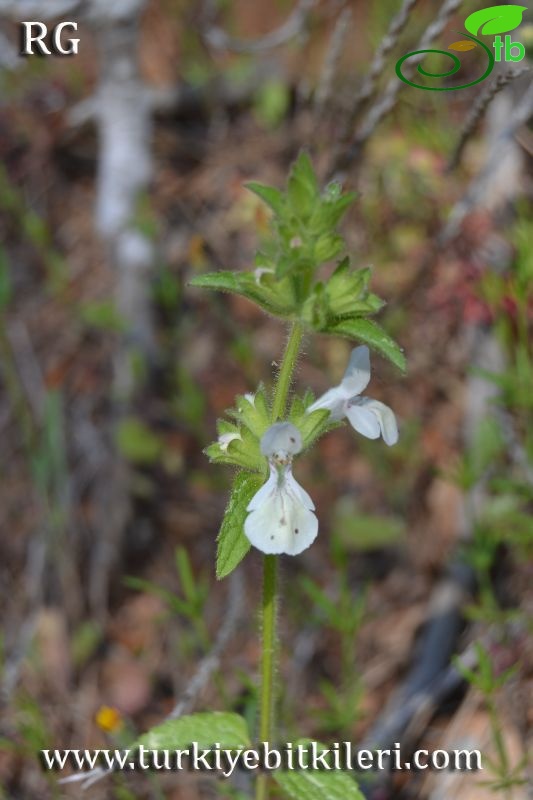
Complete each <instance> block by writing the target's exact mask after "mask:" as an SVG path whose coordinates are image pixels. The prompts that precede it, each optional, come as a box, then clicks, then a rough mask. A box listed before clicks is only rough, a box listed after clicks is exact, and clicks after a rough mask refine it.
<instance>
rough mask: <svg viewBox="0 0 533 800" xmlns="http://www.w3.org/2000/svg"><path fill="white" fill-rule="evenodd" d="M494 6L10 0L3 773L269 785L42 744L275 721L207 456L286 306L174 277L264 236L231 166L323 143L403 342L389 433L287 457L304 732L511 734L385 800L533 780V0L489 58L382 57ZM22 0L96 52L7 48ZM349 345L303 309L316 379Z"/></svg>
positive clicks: (263, 371)
mask: <svg viewBox="0 0 533 800" xmlns="http://www.w3.org/2000/svg"><path fill="white" fill-rule="evenodd" d="M480 7H481V5H480V3H478V2H460V0H444V2H443V3H440V2H429V0H418V2H417V0H404V2H401V0H384V2H380V3H379V4H378V3H364V2H360V0H347V2H340V0H300V2H299V3H296V4H295V3H289V2H288V0H273V2H272V3H269V4H265V3H259V2H255V3H251V2H246V1H245V0H223V1H222V2H216V1H215V0H204V2H198V3H192V2H186V1H185V0H117V2H115V3H113V4H111V3H105V2H104V0H84V2H76V1H75V0H50V1H49V2H47V3H46V4H45V3H39V2H33V0H17V2H15V0H12V1H11V0H1V2H0V69H1V73H0V81H1V95H0V96H1V100H0V156H1V165H0V227H1V245H0V430H1V441H2V448H1V456H0V464H1V478H2V479H1V482H0V525H1V532H2V539H1V553H2V556H1V559H0V587H1V597H2V634H1V639H0V645H1V646H0V656H1V660H2V684H1V702H2V713H1V717H0V720H1V721H0V785H1V787H2V788H1V789H0V797H2V798H4V797H5V798H16V800H26V798H28V799H29V798H36V797H38V798H58V797H79V796H90V797H94V798H121V799H123V798H173V799H175V800H200V798H212V797H225V796H228V797H239V796H240V797H246V796H249V788H247V787H246V785H244V786H242V785H235V784H230V783H229V782H227V781H226V782H224V783H221V782H218V783H217V782H215V781H213V780H209V779H208V777H207V776H206V775H205V774H200V775H194V774H185V775H180V776H179V778H177V777H176V775H175V774H172V773H168V774H163V773H152V774H150V775H146V774H141V773H140V772H139V773H137V774H134V775H131V774H126V773H124V774H115V775H112V776H107V777H105V778H103V779H102V780H99V781H98V782H96V783H94V785H93V786H92V787H91V788H90V789H87V790H86V794H85V795H83V792H82V789H81V788H80V784H79V783H74V784H67V785H65V784H63V785H60V784H59V783H58V778H59V777H60V775H58V774H56V773H47V772H45V771H44V770H43V769H42V767H41V764H40V762H39V759H38V757H37V753H38V751H39V750H40V749H41V748H68V747H73V748H95V747H114V746H127V744H128V743H130V742H132V741H134V740H135V738H136V736H137V735H138V734H139V733H140V732H142V731H145V730H147V729H148V728H149V727H150V726H151V725H154V724H156V723H158V722H161V721H162V720H163V719H164V718H165V716H166V715H167V714H169V713H171V712H172V710H173V709H174V710H175V709H176V704H178V705H179V704H180V703H181V704H182V706H180V707H179V710H181V711H184V710H187V711H190V710H193V709H194V710H202V709H208V708H209V709H214V708H224V709H234V710H238V711H240V712H241V713H244V714H245V715H246V716H247V717H248V718H249V719H250V720H252V721H253V720H254V718H255V714H256V711H255V704H256V697H255V690H254V680H253V679H254V676H255V674H256V671H257V663H258V656H259V645H258V638H257V618H256V615H255V612H254V611H250V609H254V608H255V607H256V606H257V602H258V594H259V587H260V573H261V562H260V557H259V554H258V553H257V552H255V551H254V552H251V553H250V554H249V555H248V556H247V558H246V560H245V561H244V563H243V565H242V567H241V568H240V570H239V571H238V574H236V576H235V577H232V578H230V579H228V580H226V581H223V582H217V581H216V580H215V575H214V557H215V549H216V545H215V539H216V535H217V532H218V526H219V523H220V520H221V517H222V514H223V511H224V507H225V503H226V499H227V491H228V486H229V480H230V476H229V475H228V473H227V471H226V470H223V469H221V468H220V467H218V466H215V465H209V463H208V461H207V459H206V457H205V456H204V455H203V454H202V450H203V448H204V447H206V446H207V445H208V444H209V443H210V442H211V441H212V440H213V439H214V438H215V435H216V433H215V421H216V419H217V417H219V416H221V415H222V414H223V412H224V410H225V409H226V408H228V407H230V406H231V405H232V404H233V398H234V395H235V394H236V393H237V392H246V391H253V390H254V388H255V387H256V386H257V384H258V382H259V381H261V380H265V381H267V382H269V381H270V380H271V376H272V367H271V365H272V363H273V362H275V361H277V360H278V359H279V357H280V354H281V351H282V348H283V344H284V340H285V335H286V332H285V331H284V330H283V328H282V327H281V326H280V325H279V324H278V323H277V322H275V321H273V320H270V319H269V318H268V317H266V316H264V315H262V314H260V313H259V312H257V311H256V310H255V309H254V308H252V306H250V305H249V304H248V303H247V302H246V301H244V300H241V299H239V298H235V297H230V296H226V295H225V296H221V295H217V296H214V295H211V294H207V293H206V294H202V293H201V292H200V291H199V290H192V289H190V288H188V287H187V282H188V279H189V278H190V277H192V276H193V275H195V274H198V273H201V272H203V271H212V270H214V269H220V268H227V269H236V268H239V267H242V268H249V267H250V266H251V265H252V263H253V257H254V253H255V250H256V249H257V247H258V246H259V245H260V242H261V237H262V235H264V233H265V232H266V231H267V230H268V222H269V218H268V212H267V211H266V210H265V207H264V206H263V205H261V203H260V202H259V201H258V199H257V198H256V197H255V196H254V195H252V194H251V193H250V192H248V191H247V190H246V189H245V188H244V187H243V184H244V183H245V182H246V181H248V180H252V179H253V180H260V181H263V182H266V183H270V184H273V185H276V186H280V187H281V186H283V185H284V183H285V180H286V176H287V172H288V169H289V166H290V164H291V163H292V161H293V160H294V159H295V157H296V155H297V154H298V152H299V151H300V149H301V148H302V147H305V148H307V149H308V151H309V152H310V154H311V156H312V158H313V160H314V163H315V166H316V167H317V170H318V173H319V176H320V178H321V180H323V181H324V182H327V181H328V180H331V179H332V178H333V177H338V178H340V179H341V180H342V181H343V183H344V185H345V187H346V188H348V189H353V190H355V191H357V192H358V200H357V202H356V203H355V204H354V206H353V208H352V209H351V210H350V211H349V213H348V215H347V218H346V221H345V223H344V229H343V230H344V233H345V234H346V236H347V239H348V241H349V244H350V248H351V253H352V254H353V260H354V261H355V263H356V264H360V265H361V266H368V265H372V266H373V269H374V272H373V288H374V289H375V291H377V292H378V294H380V295H381V296H382V297H383V298H385V299H386V300H387V303H388V305H387V307H386V308H385V310H384V311H383V312H381V314H380V322H381V323H382V324H383V326H384V327H385V328H386V330H387V331H388V332H389V333H390V334H391V335H393V336H394V337H395V338H396V339H397V340H398V341H399V342H400V343H401V345H402V346H403V347H404V348H405V351H406V355H407V358H408V365H409V368H408V373H407V376H406V377H403V376H401V375H400V373H399V372H397V371H395V370H394V368H393V367H391V366H389V365H388V364H387V363H385V361H384V360H383V359H380V358H379V357H378V356H375V357H374V358H373V362H372V366H373V376H372V383H371V392H370V393H371V395H372V396H373V397H376V398H379V399H380V400H383V401H384V402H386V403H387V404H388V405H390V406H391V407H392V408H393V409H394V410H395V412H396V414H397V416H398V419H399V423H400V441H399V443H398V444H397V445H396V446H395V447H393V448H387V447H386V445H384V444H383V443H382V442H381V441H380V442H379V443H376V442H369V441H367V440H366V439H364V438H362V437H358V436H356V435H355V434H354V433H353V431H351V429H348V428H343V429H340V430H337V431H335V432H333V433H332V434H330V435H329V436H328V437H327V438H326V439H325V440H324V441H323V442H321V443H320V444H319V446H317V448H315V450H313V452H312V453H311V455H310V456H309V457H308V458H306V459H305V461H304V460H302V462H301V463H299V464H298V465H297V473H298V479H299V480H301V482H302V484H304V485H305V487H306V488H307V489H308V490H309V492H310V493H311V495H312V496H313V498H314V499H315V502H316V505H317V508H318V514H319V518H320V535H319V538H318V540H317V542H316V544H315V545H314V546H313V547H312V548H310V549H309V550H308V551H306V552H305V553H304V554H303V555H302V556H301V557H299V558H297V559H290V558H285V559H284V560H283V565H282V566H283V570H282V574H283V578H282V581H283V590H284V599H283V606H282V615H281V631H280V635H281V644H282V665H281V671H280V675H279V685H280V691H281V695H282V698H283V716H282V719H281V720H280V724H281V727H282V731H283V739H284V740H286V741H291V740H292V739H293V738H294V737H297V736H301V735H305V736H313V737H315V738H318V739H320V740H322V741H343V740H350V741H352V742H354V743H356V744H357V745H359V746H364V744H365V743H367V744H368V743H369V742H371V743H374V744H379V745H380V746H383V747H386V746H390V744H391V743H393V742H395V741H398V742H401V743H402V746H404V747H405V748H406V750H407V751H408V750H409V748H414V747H426V748H429V749H435V748H444V749H451V748H455V747H463V748H464V747H468V748H477V749H480V750H481V751H482V752H483V753H484V754H486V756H488V758H489V759H490V764H488V765H487V767H486V769H485V770H484V772H483V773H481V774H478V773H475V772H442V773H439V772H432V773H429V772H419V773H415V772H410V773H405V772H404V773H401V772H400V773H393V774H390V773H375V774H373V775H372V776H371V777H368V776H366V777H365V785H364V791H365V795H366V796H368V797H369V798H374V800H388V798H394V800H408V798H427V799H428V800H442V799H443V798H447V799H448V798H451V797H453V798H454V800H486V799H487V798H492V797H496V798H504V799H505V800H508V798H512V799H513V800H523V799H525V798H526V797H528V796H530V795H528V794H527V791H528V790H527V785H526V782H527V778H528V772H527V764H526V761H525V756H526V753H527V748H528V741H530V740H529V739H528V735H529V731H530V727H531V722H532V713H533V709H532V704H531V689H532V672H533V666H532V658H531V656H532V649H533V645H532V637H531V610H532V600H533V594H532V588H531V587H532V574H533V570H532V561H531V551H532V544H533V521H532V516H531V510H532V503H533V489H532V487H533V429H532V425H531V422H532V410H533V353H532V344H531V342H532V337H531V328H532V322H533V317H532V311H533V252H532V249H531V244H532V241H533V216H532V213H531V212H532V200H533V172H532V165H533V159H532V155H533V129H532V126H531V120H532V118H533V93H532V89H531V72H528V70H529V68H530V66H531V60H530V56H531V42H532V40H533V27H532V23H533V18H532V15H531V12H528V11H526V13H525V15H524V19H523V24H522V26H521V27H520V28H518V29H517V30H516V31H514V32H513V37H514V39H515V40H519V41H521V42H524V43H525V44H526V47H527V48H528V51H527V53H528V54H527V56H526V58H525V59H524V60H523V61H522V62H520V63H516V64H507V63H505V62H501V63H499V64H496V67H495V70H494V72H493V73H492V75H491V76H490V77H489V78H488V79H487V80H486V81H485V82H483V83H481V84H478V85H477V86H474V87H471V88H467V89H462V90H461V91H453V92H428V91H420V90H417V89H415V88H412V87H407V86H405V85H404V84H402V83H401V82H400V81H399V80H398V79H397V78H396V76H395V72H394V65H395V63H396V61H397V60H398V58H400V56H402V55H404V54H405V53H407V52H410V51H412V50H417V49H422V48H425V47H427V46H433V47H437V48H440V47H444V48H446V47H447V46H448V43H449V42H450V41H454V39H457V36H458V34H457V31H461V30H462V29H463V25H464V20H465V18H466V16H467V15H468V14H469V13H472V12H473V11H476V10H478V9H479V8H480ZM30 19H32V20H43V21H45V22H47V23H48V24H49V25H51V26H53V24H54V23H55V22H57V21H60V20H75V21H77V22H78V23H79V29H78V32H77V33H75V34H72V35H75V36H77V37H78V38H79V39H80V43H79V52H78V53H77V54H75V55H70V56H65V57H60V56H57V55H52V56H50V57H40V56H37V55H35V56H30V57H26V58H23V57H21V56H19V55H18V51H19V40H20V26H19V22H20V20H30ZM66 33H68V34H69V35H70V33H71V32H70V31H67V32H66ZM451 37H453V38H451ZM461 60H462V62H463V66H462V75H466V77H467V79H469V80H475V78H476V77H477V76H479V75H480V74H482V72H483V70H484V68H485V64H484V63H482V54H481V53H478V52H477V51H476V52H475V53H465V54H461ZM435 63H438V64H442V63H443V62H442V61H441V62H435ZM447 67H448V65H446V68H447ZM462 75H460V76H455V77H453V78H450V79H448V81H449V85H453V81H454V80H455V81H456V82H458V77H462ZM348 354H349V345H348V344H347V343H344V342H342V341H340V340H334V339H326V338H322V339H319V337H315V336H313V337H309V339H308V340H307V342H306V353H305V359H304V360H303V361H302V364H301V367H300V370H299V374H298V384H299V386H300V387H306V386H311V387H312V388H313V390H314V391H315V392H316V393H319V392H322V391H324V390H325V389H326V388H327V387H329V386H330V385H332V383H333V382H336V381H337V380H338V379H339V377H340V376H341V375H342V372H343V370H344V365H345V363H346V359H347V357H348ZM223 620H229V622H228V624H227V625H223V626H222V628H221V625H222V622H223ZM210 655H211V656H213V655H214V659H213V658H212V659H211V661H210V662H209V664H210V669H209V670H208V671H207V678H206V679H205V680H204V681H203V683H202V681H200V682H199V683H194V680H195V677H196V676H197V670H198V668H199V665H202V664H205V661H204V659H205V658H206V657H207V658H209V656H210ZM191 681H193V683H192V684H191ZM191 686H192V688H191ZM239 792H241V794H240V795H239Z"/></svg>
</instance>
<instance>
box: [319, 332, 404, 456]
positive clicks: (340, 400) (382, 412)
mask: <svg viewBox="0 0 533 800" xmlns="http://www.w3.org/2000/svg"><path fill="white" fill-rule="evenodd" d="M369 381H370V354H369V352H368V347H366V346H363V347H356V348H355V349H354V350H352V354H351V356H350V361H349V363H348V367H347V369H346V372H345V373H344V378H343V379H342V381H341V382H340V383H339V385H338V386H335V387H334V388H333V389H329V390H328V391H327V392H326V393H325V394H323V395H322V397H319V398H318V400H317V401H316V402H315V403H313V404H312V405H311V406H309V408H308V409H307V411H308V412H311V411H316V410H317V409H319V408H325V409H327V410H328V411H329V412H330V415H331V419H332V420H335V421H337V420H340V419H342V418H343V417H346V418H347V419H348V421H349V423H350V425H351V426H352V428H355V430H356V431H358V432H359V433H362V434H363V436H367V437H368V438H369V439H378V438H379V436H380V435H381V436H383V439H384V441H385V442H386V443H387V444H388V445H393V444H396V442H397V441H398V426H397V424H396V417H395V416H394V412H393V411H392V409H390V408H389V407H388V406H386V405H385V404H384V403H380V401H379V400H372V398H371V397H361V394H360V393H361V392H362V391H363V389H365V388H366V387H367V385H368V382H369Z"/></svg>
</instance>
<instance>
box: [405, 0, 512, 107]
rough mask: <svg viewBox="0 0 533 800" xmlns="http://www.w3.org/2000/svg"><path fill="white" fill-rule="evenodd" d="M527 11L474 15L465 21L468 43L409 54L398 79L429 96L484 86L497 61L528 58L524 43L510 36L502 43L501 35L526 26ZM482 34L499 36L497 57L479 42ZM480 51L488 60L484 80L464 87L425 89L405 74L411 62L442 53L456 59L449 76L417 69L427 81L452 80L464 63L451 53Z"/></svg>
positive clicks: (486, 10) (503, 8)
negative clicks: (413, 57)
mask: <svg viewBox="0 0 533 800" xmlns="http://www.w3.org/2000/svg"><path fill="white" fill-rule="evenodd" d="M524 11H527V6H515V5H509V6H507V5H506V6H491V7H490V8H482V9H481V10H480V11H474V13H473V14H470V16H469V17H467V19H466V21H465V28H466V30H467V31H468V33H462V34H461V35H462V36H465V37H466V39H461V40H459V41H458V42H453V44H451V45H449V46H448V50H414V51H413V52H412V53H407V55H405V56H402V58H400V59H399V61H398V62H397V64H396V74H397V76H398V77H399V78H400V80H402V81H403V82H404V83H407V84H408V85H409V86H414V88H415V89H425V90H427V91H429V92H452V91H455V90H456V89H466V88H467V87H468V86H475V85H476V83H481V81H484V80H485V78H487V77H488V76H489V75H490V73H491V72H492V70H493V68H494V64H495V62H496V61H502V58H503V60H505V61H511V62H516V61H522V59H523V58H524V56H525V53H526V50H525V47H524V45H523V44H522V43H521V42H513V40H512V38H511V36H509V35H507V36H505V39H503V40H502V37H501V36H500V35H499V34H501V33H508V31H513V30H514V29H515V28H517V27H518V26H519V25H520V23H521V22H522V15H523V13H524ZM480 34H482V35H483V36H494V35H496V34H498V35H496V38H495V39H494V42H493V44H492V48H493V50H494V53H492V50H491V49H490V47H489V46H488V45H486V44H485V43H484V42H482V41H481V39H478V38H477V36H479V35H480ZM477 47H481V49H482V50H484V52H485V54H486V56H487V62H488V63H487V68H486V70H485V72H484V73H483V75H482V76H481V77H480V78H477V79H476V80H474V81H470V82H469V83H463V84H462V85H461V86H424V85H422V84H420V83H415V82H414V81H411V80H409V78H407V77H406V76H405V75H404V74H403V72H402V68H403V64H404V62H405V61H406V60H407V59H408V58H412V56H420V55H425V54H426V53H439V54H441V55H444V56H446V57H447V58H451V59H452V62H453V66H452V67H451V69H449V70H448V71H447V72H428V71H427V70H425V69H424V67H423V66H422V65H421V64H419V65H418V68H417V69H418V72H419V73H420V75H423V76H424V77H425V78H449V77H450V76H451V75H455V74H456V72H458V71H459V70H460V68H461V62H460V60H459V58H458V56H456V55H454V53H450V52H448V51H449V50H454V51H456V52H466V51H467V50H474V49H475V48H477Z"/></svg>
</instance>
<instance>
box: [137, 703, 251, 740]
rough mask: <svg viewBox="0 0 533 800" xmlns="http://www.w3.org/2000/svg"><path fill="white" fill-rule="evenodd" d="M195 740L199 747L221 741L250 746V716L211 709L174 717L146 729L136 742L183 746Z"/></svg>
mask: <svg viewBox="0 0 533 800" xmlns="http://www.w3.org/2000/svg"><path fill="white" fill-rule="evenodd" d="M191 742H197V743H198V747H199V748H202V749H204V748H209V747H212V746H213V745H214V744H216V743H217V742H218V743H220V745H221V747H222V748H224V749H228V750H230V749H238V748H245V747H249V745H250V734H249V732H248V726H247V724H246V720H245V719H243V717H241V716H240V715H239V714H234V713H232V712H229V711H209V712H207V711H206V712H200V713H198V714H189V715H188V716H186V717H180V718H179V719H170V720H167V721H166V722H163V723H162V724H161V725H157V726H156V727H155V728H152V730H150V731H148V732H147V733H145V734H144V735H143V736H141V737H140V739H138V740H137V742H136V744H137V746H139V745H141V744H142V745H144V747H145V748H147V749H148V750H181V749H183V748H185V747H187V746H188V745H190V744H191Z"/></svg>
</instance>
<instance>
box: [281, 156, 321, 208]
mask: <svg viewBox="0 0 533 800" xmlns="http://www.w3.org/2000/svg"><path fill="white" fill-rule="evenodd" d="M287 198H288V200H289V204H290V206H291V209H292V211H293V212H294V214H295V215H296V216H297V217H298V218H300V219H302V218H304V219H305V218H307V217H308V216H309V215H310V214H311V213H312V212H313V210H314V207H315V204H316V202H317V200H318V199H319V187H318V181H317V179H316V175H315V171H314V169H313V165H312V163H311V159H310V158H309V156H308V155H307V153H305V152H301V153H300V155H299V156H298V158H297V159H296V161H295V162H294V164H293V167H292V169H291V173H290V175H289V182H288V186H287Z"/></svg>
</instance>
